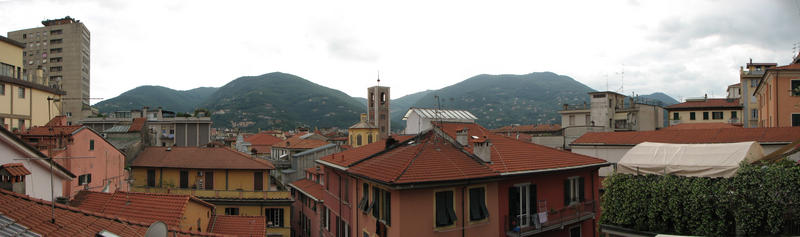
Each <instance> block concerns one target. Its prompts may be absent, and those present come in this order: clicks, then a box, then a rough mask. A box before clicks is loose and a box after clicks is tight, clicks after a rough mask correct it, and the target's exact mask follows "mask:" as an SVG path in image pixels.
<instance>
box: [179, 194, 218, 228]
mask: <svg viewBox="0 0 800 237" xmlns="http://www.w3.org/2000/svg"><path fill="white" fill-rule="evenodd" d="M211 211H212V209H211V207H209V206H206V205H202V204H200V203H197V202H195V201H191V200H190V201H189V202H188V203H187V204H186V209H185V211H184V212H183V218H184V219H183V220H182V221H181V224H180V225H181V226H180V228H181V230H189V231H200V232H206V231H208V230H207V229H208V222H209V220H210V219H211ZM198 220H199V223H200V224H199V225H198Z"/></svg>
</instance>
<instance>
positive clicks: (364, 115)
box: [361, 113, 367, 122]
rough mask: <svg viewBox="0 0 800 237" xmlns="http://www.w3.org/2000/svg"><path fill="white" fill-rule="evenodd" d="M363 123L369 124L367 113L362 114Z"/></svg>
mask: <svg viewBox="0 0 800 237" xmlns="http://www.w3.org/2000/svg"><path fill="white" fill-rule="evenodd" d="M361 122H367V114H365V113H362V114H361Z"/></svg>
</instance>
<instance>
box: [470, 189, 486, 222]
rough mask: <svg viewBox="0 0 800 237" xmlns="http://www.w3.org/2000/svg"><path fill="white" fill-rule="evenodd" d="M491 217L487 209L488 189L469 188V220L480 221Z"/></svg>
mask: <svg viewBox="0 0 800 237" xmlns="http://www.w3.org/2000/svg"><path fill="white" fill-rule="evenodd" d="M487 217H489V210H487V209H486V189H485V188H484V187H479V188H470V189H469V220H470V221H480V220H484V219H486V218H487Z"/></svg>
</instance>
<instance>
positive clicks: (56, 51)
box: [50, 48, 64, 53]
mask: <svg viewBox="0 0 800 237" xmlns="http://www.w3.org/2000/svg"><path fill="white" fill-rule="evenodd" d="M63 51H64V49H62V48H52V49H50V53H61V52H63Z"/></svg>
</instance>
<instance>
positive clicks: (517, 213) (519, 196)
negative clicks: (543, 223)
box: [508, 183, 539, 228]
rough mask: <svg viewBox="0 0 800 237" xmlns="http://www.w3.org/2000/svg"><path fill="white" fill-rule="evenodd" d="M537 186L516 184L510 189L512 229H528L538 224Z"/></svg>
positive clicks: (509, 202) (509, 205)
mask: <svg viewBox="0 0 800 237" xmlns="http://www.w3.org/2000/svg"><path fill="white" fill-rule="evenodd" d="M537 203H538V202H537V200H536V185H532V184H529V183H524V184H516V185H514V186H512V187H510V188H509V189H508V210H509V217H511V218H513V219H512V220H511V222H509V224H510V225H509V227H510V228H516V227H527V226H530V225H531V224H534V225H535V224H536V223H535V222H536V220H537V219H536V218H538V217H539V216H538V215H536V212H537V211H536V207H537Z"/></svg>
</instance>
